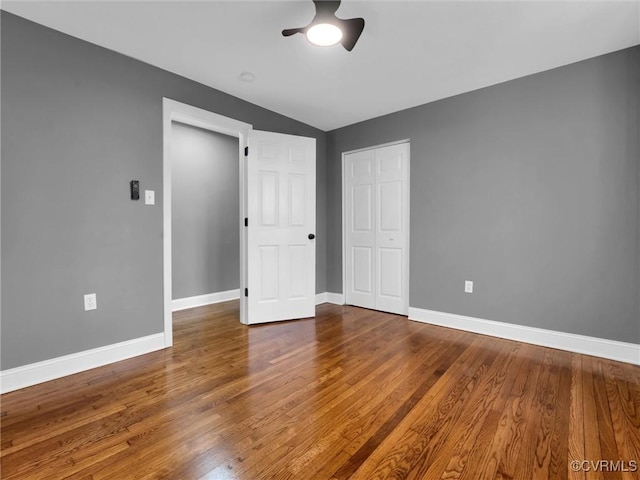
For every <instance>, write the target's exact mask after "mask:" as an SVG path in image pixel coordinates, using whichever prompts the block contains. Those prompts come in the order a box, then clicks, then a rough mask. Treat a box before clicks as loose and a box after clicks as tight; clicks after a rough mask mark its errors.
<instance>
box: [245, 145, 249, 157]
mask: <svg viewBox="0 0 640 480" xmlns="http://www.w3.org/2000/svg"><path fill="white" fill-rule="evenodd" d="M244 156H245V157H248V156H249V147H244Z"/></svg>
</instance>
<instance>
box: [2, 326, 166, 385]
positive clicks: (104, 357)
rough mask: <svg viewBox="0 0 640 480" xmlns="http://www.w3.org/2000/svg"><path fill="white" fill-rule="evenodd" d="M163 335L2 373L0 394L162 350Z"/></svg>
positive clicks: (163, 345)
mask: <svg viewBox="0 0 640 480" xmlns="http://www.w3.org/2000/svg"><path fill="white" fill-rule="evenodd" d="M164 347H165V344H164V334H163V333H156V334H154V335H148V336H146V337H140V338H134V339H133V340H127V341H125V342H120V343H114V344H113V345H106V346H104V347H99V348H93V349H91V350H85V351H83V352H78V353H72V354H71V355H65V356H63V357H57V358H52V359H51V360H45V361H42V362H37V363H31V364H29V365H24V366H22V367H16V368H11V369H9V370H3V371H2V372H0V393H7V392H12V391H14V390H18V389H20V388H25V387H30V386H31V385H36V384H38V383H42V382H48V381H49V380H54V379H56V378H60V377H64V376H66V375H73V374H74V373H78V372H83V371H85V370H90V369H92V368H96V367H102V366H104V365H108V364H109V363H114V362H119V361H120V360H126V359H127V358H131V357H136V356H138V355H143V354H145V353H149V352H153V351H155V350H161V349H163V348H164Z"/></svg>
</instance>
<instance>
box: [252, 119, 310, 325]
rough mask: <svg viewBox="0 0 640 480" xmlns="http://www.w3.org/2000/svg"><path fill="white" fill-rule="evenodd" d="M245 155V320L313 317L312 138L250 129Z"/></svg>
mask: <svg viewBox="0 0 640 480" xmlns="http://www.w3.org/2000/svg"><path fill="white" fill-rule="evenodd" d="M248 144H249V155H248V159H247V168H246V174H247V192H246V195H247V202H246V205H247V227H246V233H247V242H246V245H247V260H248V261H247V267H246V268H247V275H246V278H247V290H246V292H245V293H246V295H247V298H246V302H247V303H246V305H247V323H249V324H252V323H263V322H272V321H279V320H291V319H296V318H305V317H312V316H314V315H315V293H316V292H315V277H316V273H315V268H316V247H315V244H316V242H315V228H316V157H315V155H316V141H315V139H314V138H306V137H298V136H293V135H284V134H279V133H272V132H261V131H257V130H253V131H251V132H250V134H249V142H248Z"/></svg>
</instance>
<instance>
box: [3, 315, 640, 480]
mask: <svg viewBox="0 0 640 480" xmlns="http://www.w3.org/2000/svg"><path fill="white" fill-rule="evenodd" d="M237 318H238V304H237V302H226V303H222V304H217V305H211V306H208V307H200V308H195V309H192V310H186V311H182V312H178V313H177V314H175V315H174V319H175V320H174V332H175V333H174V340H175V345H174V347H173V348H171V349H167V350H164V351H159V352H154V353H151V354H148V355H144V356H140V357H136V358H133V359H130V360H126V361H123V362H119V363H116V364H112V365H108V366H105V367H102V368H98V369H94V370H90V371H87V372H84V373H80V374H77V375H73V376H69V377H66V378H62V379H59V380H54V381H52V382H48V383H45V384H41V385H37V386H34V387H30V388H26V389H23V390H19V391H16V392H12V393H8V394H5V395H3V396H2V398H1V401H2V408H1V410H2V417H1V429H2V431H1V433H2V454H1V455H2V464H1V467H2V474H1V475H2V478H3V479H6V480H9V479H58V478H73V479H96V480H97V479H128V478H170V479H225V480H229V479H243V480H244V479H246V480H256V479H303V480H307V479H336V480H342V479H354V480H357V479H366V480H372V479H385V478H394V479H449V478H452V479H453V478H455V479H458V478H460V479H464V478H466V479H485V478H486V479H493V478H496V479H527V480H530V479H536V480H537V479H556V478H570V479H584V480H586V479H591V478H594V479H609V478H615V479H623V480H626V479H638V478H640V476H639V475H640V474H639V473H638V472H637V471H636V472H633V471H621V470H633V463H632V462H633V461H635V462H637V463H638V464H640V367H637V366H632V365H628V364H623V363H618V362H614V361H608V360H603V359H598V358H595V357H589V356H584V355H578V354H572V353H568V352H563V351H559V350H553V349H547V348H542V347H536V346H532V345H527V344H522V343H517V342H512V341H507V340H499V339H495V338H491V337H486V336H480V335H474V334H470V333H465V332H460V331H457V330H450V329H445V328H441V327H435V326H430V325H425V324H421V323H416V322H411V321H408V320H407V319H406V318H404V317H400V316H395V315H390V314H384V313H380V312H374V311H370V310H365V309H360V308H354V307H343V306H336V305H329V304H324V305H320V306H319V307H318V309H317V317H316V318H315V319H308V320H299V321H294V322H284V323H278V324H271V325H261V326H254V327H250V328H248V327H245V326H243V325H241V324H240V323H239V322H238V320H237ZM572 460H578V461H582V460H586V461H594V462H596V461H598V460H610V461H614V462H620V461H622V462H624V463H617V464H614V467H616V466H617V468H615V469H616V470H617V471H613V472H612V471H606V472H601V471H597V472H594V471H593V470H594V468H593V467H591V470H592V471H590V472H586V471H581V472H573V471H572V470H571V464H570V462H571V461H572ZM584 466H586V467H589V465H587V464H586V463H585V464H584ZM639 466H640V465H639ZM596 469H597V470H602V468H596ZM607 469H608V470H612V469H614V468H613V467H610V468H607Z"/></svg>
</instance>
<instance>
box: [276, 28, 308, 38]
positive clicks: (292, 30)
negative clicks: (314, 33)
mask: <svg viewBox="0 0 640 480" xmlns="http://www.w3.org/2000/svg"><path fill="white" fill-rule="evenodd" d="M306 29H307V27H300V28H287V29H285V30H282V36H283V37H290V36H291V35H295V34H296V33H304V31H305V30H306Z"/></svg>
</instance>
